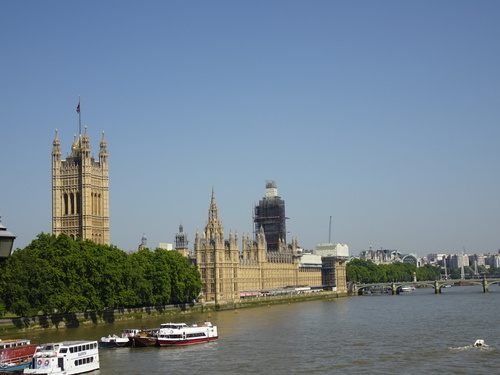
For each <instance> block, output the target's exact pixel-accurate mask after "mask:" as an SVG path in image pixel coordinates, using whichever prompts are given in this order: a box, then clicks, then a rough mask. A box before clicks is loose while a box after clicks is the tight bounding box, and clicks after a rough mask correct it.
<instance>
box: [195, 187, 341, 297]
mask: <svg viewBox="0 0 500 375" xmlns="http://www.w3.org/2000/svg"><path fill="white" fill-rule="evenodd" d="M194 252H195V254H194V256H195V260H196V264H197V266H198V269H199V271H200V273H201V278H202V282H203V301H204V302H215V303H219V302H224V301H225V302H227V301H235V300H239V299H240V292H242V291H256V290H260V291H264V290H271V289H277V288H283V287H286V286H303V285H308V286H322V285H324V280H325V279H328V280H333V281H332V282H334V283H335V285H336V287H337V291H338V292H340V293H344V292H346V291H347V286H346V278H345V261H333V263H332V259H330V263H328V267H323V268H322V269H321V268H311V267H303V266H301V265H300V254H299V251H298V243H297V240H296V239H294V240H292V242H291V244H286V243H285V242H284V241H280V243H279V246H278V249H277V251H269V252H268V251H267V248H266V240H265V235H264V231H263V230H261V231H259V233H258V234H257V235H256V239H255V240H253V239H251V238H250V237H249V236H243V238H242V251H241V252H240V250H239V247H238V234H237V233H236V234H234V235H233V233H232V232H230V233H229V237H228V238H225V236H224V229H223V227H222V224H221V222H220V220H219V217H218V210H217V205H216V202H215V195H214V191H213V189H212V199H211V203H210V208H209V212H208V223H207V225H206V227H205V230H204V232H203V233H202V234H201V235H200V234H199V233H198V232H196V238H195V243H194ZM326 274H327V275H326Z"/></svg>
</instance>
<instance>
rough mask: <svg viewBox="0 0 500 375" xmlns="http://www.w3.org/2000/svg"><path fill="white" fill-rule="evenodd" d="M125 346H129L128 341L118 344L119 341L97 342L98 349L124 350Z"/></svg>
mask: <svg viewBox="0 0 500 375" xmlns="http://www.w3.org/2000/svg"><path fill="white" fill-rule="evenodd" d="M126 346H131V343H130V340H127V341H124V342H120V341H99V348H101V349H106V348H124V347H126Z"/></svg>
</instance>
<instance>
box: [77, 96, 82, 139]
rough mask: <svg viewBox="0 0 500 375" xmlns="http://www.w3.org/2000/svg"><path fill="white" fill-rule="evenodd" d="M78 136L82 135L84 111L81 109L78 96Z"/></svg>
mask: <svg viewBox="0 0 500 375" xmlns="http://www.w3.org/2000/svg"><path fill="white" fill-rule="evenodd" d="M78 134H79V135H82V111H81V109H80V95H78Z"/></svg>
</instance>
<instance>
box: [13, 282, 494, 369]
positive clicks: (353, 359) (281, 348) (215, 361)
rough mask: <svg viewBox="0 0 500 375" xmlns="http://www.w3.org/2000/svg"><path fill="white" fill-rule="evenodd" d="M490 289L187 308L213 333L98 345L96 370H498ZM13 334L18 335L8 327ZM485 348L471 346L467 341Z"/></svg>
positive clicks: (83, 332) (82, 331) (102, 329)
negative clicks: (163, 342)
mask: <svg viewBox="0 0 500 375" xmlns="http://www.w3.org/2000/svg"><path fill="white" fill-rule="evenodd" d="M499 310H500V287H499V286H492V287H490V293H488V294H484V293H482V288H481V287H479V286H465V287H453V288H449V289H446V290H445V291H444V292H443V294H441V295H435V294H434V293H433V290H432V289H423V290H416V291H414V292H411V293H405V294H401V295H398V296H392V295H374V296H363V297H347V298H339V299H336V300H332V301H314V302H302V303H295V304H290V305H288V304H287V305H274V306H269V307H267V306H263V307H257V308H248V309H240V310H236V311H222V312H217V313H214V312H212V313H210V316H209V315H208V314H195V315H187V316H182V317H181V318H174V319H172V320H175V321H191V320H199V319H207V318H208V319H210V320H211V321H212V323H213V324H215V325H217V326H218V328H219V340H218V341H217V342H213V343H207V344H200V345H194V346H189V347H181V348H118V349H101V350H100V356H101V369H100V370H99V371H95V372H93V373H91V374H92V375H98V374H102V375H106V374H500V318H499ZM168 320H169V318H161V319H148V320H141V321H127V322H117V323H114V324H107V325H98V326H87V327H81V328H76V329H64V330H58V331H55V330H51V331H45V332H30V333H29V334H28V335H29V336H30V338H32V340H33V341H34V342H37V343H38V342H47V341H58V340H65V339H81V338H84V339H98V338H100V337H101V336H104V335H108V334H110V333H116V334H119V333H120V331H121V329H123V328H140V327H141V326H148V327H156V326H158V325H159V324H160V323H164V322H166V321H168ZM18 336H19V335H18ZM479 338H480V339H484V340H485V342H486V344H488V345H489V347H487V348H473V347H472V346H471V345H472V344H473V343H474V341H475V340H476V339H479Z"/></svg>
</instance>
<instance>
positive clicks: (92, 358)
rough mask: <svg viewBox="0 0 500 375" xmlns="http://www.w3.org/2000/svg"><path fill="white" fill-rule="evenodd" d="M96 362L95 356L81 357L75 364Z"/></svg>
mask: <svg viewBox="0 0 500 375" xmlns="http://www.w3.org/2000/svg"><path fill="white" fill-rule="evenodd" d="M92 362H94V357H87V358H80V359H77V360H76V361H75V366H81V365H86V364H88V363H92Z"/></svg>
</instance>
